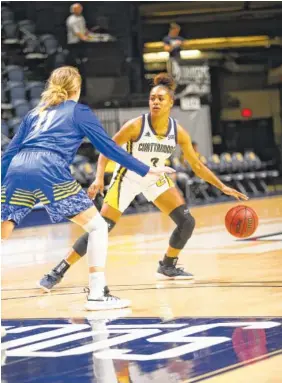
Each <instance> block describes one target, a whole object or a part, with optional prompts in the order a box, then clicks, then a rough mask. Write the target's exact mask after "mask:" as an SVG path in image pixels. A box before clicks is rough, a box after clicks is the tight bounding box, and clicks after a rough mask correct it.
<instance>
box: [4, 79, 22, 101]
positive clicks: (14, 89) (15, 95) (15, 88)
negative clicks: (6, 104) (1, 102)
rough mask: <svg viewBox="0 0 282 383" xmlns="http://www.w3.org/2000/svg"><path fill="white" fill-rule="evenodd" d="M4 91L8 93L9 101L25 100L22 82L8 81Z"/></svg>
mask: <svg viewBox="0 0 282 383" xmlns="http://www.w3.org/2000/svg"><path fill="white" fill-rule="evenodd" d="M6 91H7V92H8V93H9V96H10V101H11V103H13V102H14V101H16V100H25V98H26V96H25V86H24V84H23V83H22V82H8V83H7V86H6Z"/></svg>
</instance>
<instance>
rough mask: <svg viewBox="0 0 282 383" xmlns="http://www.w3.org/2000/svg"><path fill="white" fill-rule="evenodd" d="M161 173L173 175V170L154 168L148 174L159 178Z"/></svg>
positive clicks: (165, 167) (163, 167)
mask: <svg viewBox="0 0 282 383" xmlns="http://www.w3.org/2000/svg"><path fill="white" fill-rule="evenodd" d="M163 173H167V174H171V173H175V170H174V169H172V168H170V167H169V166H157V167H155V168H150V170H149V172H148V174H154V175H156V176H161V175H162V174H163Z"/></svg>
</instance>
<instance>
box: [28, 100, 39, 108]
mask: <svg viewBox="0 0 282 383" xmlns="http://www.w3.org/2000/svg"><path fill="white" fill-rule="evenodd" d="M39 102H40V99H37V98H34V99H32V100H30V103H29V104H30V108H31V109H34V108H36V107H37V105H38V104H39Z"/></svg>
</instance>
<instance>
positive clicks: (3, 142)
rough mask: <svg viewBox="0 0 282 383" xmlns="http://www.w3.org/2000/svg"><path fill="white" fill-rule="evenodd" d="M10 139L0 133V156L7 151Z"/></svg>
mask: <svg viewBox="0 0 282 383" xmlns="http://www.w3.org/2000/svg"><path fill="white" fill-rule="evenodd" d="M10 141H11V140H10V138H9V137H7V136H6V134H3V133H1V156H2V154H3V153H4V152H5V150H6V149H7V146H8V145H9V143H10Z"/></svg>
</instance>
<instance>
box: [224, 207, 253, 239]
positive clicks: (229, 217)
mask: <svg viewBox="0 0 282 383" xmlns="http://www.w3.org/2000/svg"><path fill="white" fill-rule="evenodd" d="M225 227H226V229H227V231H228V232H229V233H230V234H231V235H233V236H234V237H237V238H247V237H250V236H251V235H252V234H254V232H255V231H256V229H257V227H258V216H257V213H256V212H255V211H254V210H253V209H252V208H250V207H248V206H235V207H233V208H232V209H230V210H229V211H228V213H227V214H226V216H225Z"/></svg>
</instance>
